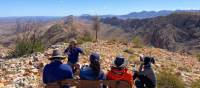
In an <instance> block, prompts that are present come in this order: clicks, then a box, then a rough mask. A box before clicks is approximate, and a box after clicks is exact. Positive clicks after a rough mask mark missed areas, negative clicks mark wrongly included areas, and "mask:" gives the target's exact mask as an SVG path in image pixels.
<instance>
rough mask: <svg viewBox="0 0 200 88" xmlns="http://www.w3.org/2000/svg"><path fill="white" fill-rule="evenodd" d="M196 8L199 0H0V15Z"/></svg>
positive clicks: (54, 14)
mask: <svg viewBox="0 0 200 88" xmlns="http://www.w3.org/2000/svg"><path fill="white" fill-rule="evenodd" d="M177 9H179V10H190V9H193V10H200V0H0V17H9V16H66V15H81V14H93V15H95V14H98V15H102V14H115V15H119V14H127V13H130V12H138V11H144V10H145V11H159V10H177Z"/></svg>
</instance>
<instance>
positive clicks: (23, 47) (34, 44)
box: [10, 40, 44, 57]
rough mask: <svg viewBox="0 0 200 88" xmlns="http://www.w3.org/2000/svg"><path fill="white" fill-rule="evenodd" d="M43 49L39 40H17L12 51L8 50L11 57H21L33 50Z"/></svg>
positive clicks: (39, 50) (40, 50)
mask: <svg viewBox="0 0 200 88" xmlns="http://www.w3.org/2000/svg"><path fill="white" fill-rule="evenodd" d="M42 51H44V46H43V43H42V42H41V41H39V40H37V41H33V40H21V41H18V42H17V44H16V46H15V49H14V51H12V52H10V56H11V57H21V56H23V55H29V54H32V53H34V52H42Z"/></svg>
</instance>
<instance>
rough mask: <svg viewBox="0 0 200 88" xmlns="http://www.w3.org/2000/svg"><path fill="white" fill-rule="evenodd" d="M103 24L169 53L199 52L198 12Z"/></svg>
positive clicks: (113, 20)
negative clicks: (121, 30)
mask: <svg viewBox="0 0 200 88" xmlns="http://www.w3.org/2000/svg"><path fill="white" fill-rule="evenodd" d="M102 22H103V23H105V24H110V25H112V26H115V27H118V28H121V29H123V30H125V31H126V33H130V37H131V36H132V37H134V36H140V37H141V39H142V40H143V41H144V42H145V44H148V45H152V46H155V47H158V48H163V49H168V50H171V51H181V52H189V53H195V52H197V53H198V52H199V51H200V12H176V13H173V14H171V15H168V16H162V17H161V16H160V17H155V18H148V19H127V20H124V19H119V18H117V17H113V18H105V19H102Z"/></svg>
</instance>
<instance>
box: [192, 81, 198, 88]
mask: <svg viewBox="0 0 200 88" xmlns="http://www.w3.org/2000/svg"><path fill="white" fill-rule="evenodd" d="M199 87H200V79H198V80H196V81H194V82H192V84H191V88H199Z"/></svg>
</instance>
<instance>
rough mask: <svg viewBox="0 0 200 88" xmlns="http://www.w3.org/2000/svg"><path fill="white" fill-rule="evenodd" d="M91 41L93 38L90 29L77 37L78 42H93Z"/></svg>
mask: <svg viewBox="0 0 200 88" xmlns="http://www.w3.org/2000/svg"><path fill="white" fill-rule="evenodd" d="M91 41H93V39H92V36H91V34H90V32H88V31H85V33H84V35H83V36H82V37H79V38H78V39H77V42H78V44H82V43H85V42H91Z"/></svg>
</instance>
